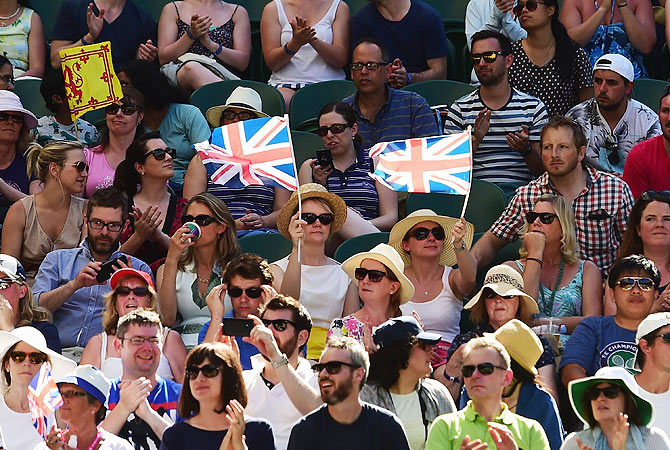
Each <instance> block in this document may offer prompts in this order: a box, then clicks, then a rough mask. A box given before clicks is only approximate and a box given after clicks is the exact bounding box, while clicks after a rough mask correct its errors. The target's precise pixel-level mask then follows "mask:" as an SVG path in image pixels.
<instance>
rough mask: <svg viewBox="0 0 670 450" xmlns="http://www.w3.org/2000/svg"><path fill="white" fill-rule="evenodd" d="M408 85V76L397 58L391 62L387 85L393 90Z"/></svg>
mask: <svg viewBox="0 0 670 450" xmlns="http://www.w3.org/2000/svg"><path fill="white" fill-rule="evenodd" d="M407 83H409V76H408V75H407V69H406V68H405V66H403V64H402V61H401V60H400V59H399V58H396V59H394V60H393V63H391V76H390V77H389V84H390V85H391V87H392V88H394V89H400V88H402V87H404V86H406V85H407Z"/></svg>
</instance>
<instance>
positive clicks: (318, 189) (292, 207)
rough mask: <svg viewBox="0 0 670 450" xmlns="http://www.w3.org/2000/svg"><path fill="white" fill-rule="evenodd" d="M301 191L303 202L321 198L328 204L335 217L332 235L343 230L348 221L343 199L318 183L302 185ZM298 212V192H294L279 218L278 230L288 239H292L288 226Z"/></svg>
mask: <svg viewBox="0 0 670 450" xmlns="http://www.w3.org/2000/svg"><path fill="white" fill-rule="evenodd" d="M299 189H300V198H301V200H302V201H303V202H304V201H305V200H307V199H310V198H319V199H321V200H323V201H325V202H326V203H328V205H329V206H330V210H331V211H333V215H334V216H335V218H334V219H333V222H332V223H331V224H330V234H333V233H335V232H336V231H338V230H339V229H340V228H342V225H344V222H345V221H346V220H347V205H346V203H344V200H342V197H340V196H339V195H337V194H333V193H331V192H328V191H327V190H326V188H325V187H324V186H322V185H320V184H317V183H305V184H302V185H300V187H299ZM296 211H298V192H297V191H294V192H293V193H292V194H291V197H290V198H289V199H288V201H287V202H286V203H285V204H284V206H282V208H281V210H280V211H279V216H277V229H278V230H279V232H280V233H281V234H282V235H284V237H286V238H287V239H291V235H290V233H289V232H288V225H289V223H290V222H291V217H292V216H293V214H295V213H296Z"/></svg>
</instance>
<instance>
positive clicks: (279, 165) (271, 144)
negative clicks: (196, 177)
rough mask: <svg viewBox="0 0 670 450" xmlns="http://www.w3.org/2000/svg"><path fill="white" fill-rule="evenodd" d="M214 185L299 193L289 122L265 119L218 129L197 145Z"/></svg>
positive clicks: (270, 118) (246, 121) (273, 118)
mask: <svg viewBox="0 0 670 450" xmlns="http://www.w3.org/2000/svg"><path fill="white" fill-rule="evenodd" d="M195 149H196V151H197V152H198V155H200V159H202V162H203V164H204V165H205V168H206V169H207V173H208V174H209V176H210V179H211V180H212V182H214V183H216V184H222V185H226V186H229V187H236V188H240V187H245V186H249V185H250V184H264V185H268V186H273V187H282V188H285V189H288V190H291V191H295V190H296V188H297V185H298V180H297V179H296V174H295V163H294V162H293V160H294V158H293V148H292V146H291V136H290V133H289V130H288V121H287V120H286V119H285V118H282V117H263V118H261V119H252V120H245V121H242V122H237V123H233V124H230V125H226V126H223V127H219V128H215V129H214V131H213V132H212V137H211V138H210V140H209V141H204V142H200V143H198V144H195Z"/></svg>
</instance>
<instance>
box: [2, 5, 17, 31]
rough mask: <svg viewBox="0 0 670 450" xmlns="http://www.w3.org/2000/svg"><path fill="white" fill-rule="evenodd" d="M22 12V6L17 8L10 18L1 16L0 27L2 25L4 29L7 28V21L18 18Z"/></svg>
mask: <svg viewBox="0 0 670 450" xmlns="http://www.w3.org/2000/svg"><path fill="white" fill-rule="evenodd" d="M20 10H21V5H19V6H17V7H16V11H14V13H13V14H11V15H9V16H6V17H3V16H0V25H2V26H3V27H6V26H7V22H5V21H6V20H11V19H13V18H14V16H16V15H17V14H18V13H19V11H20Z"/></svg>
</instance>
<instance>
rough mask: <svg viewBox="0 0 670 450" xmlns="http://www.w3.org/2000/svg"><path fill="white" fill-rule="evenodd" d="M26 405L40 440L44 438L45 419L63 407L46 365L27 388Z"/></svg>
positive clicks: (61, 398)
mask: <svg viewBox="0 0 670 450" xmlns="http://www.w3.org/2000/svg"><path fill="white" fill-rule="evenodd" d="M28 405H29V406H30V412H31V414H32V419H33V426H34V427H35V429H36V430H37V432H38V433H39V434H41V435H42V438H46V436H47V432H48V430H47V417H48V416H50V415H51V414H53V412H54V411H56V410H57V409H58V408H60V407H61V406H63V397H61V395H60V392H59V391H58V386H56V382H55V381H54V379H53V378H52V376H51V371H50V370H49V367H48V364H46V363H44V364H42V367H40V370H39V372H37V374H36V375H35V377H34V378H33V379H32V381H31V382H30V385H29V386H28Z"/></svg>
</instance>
